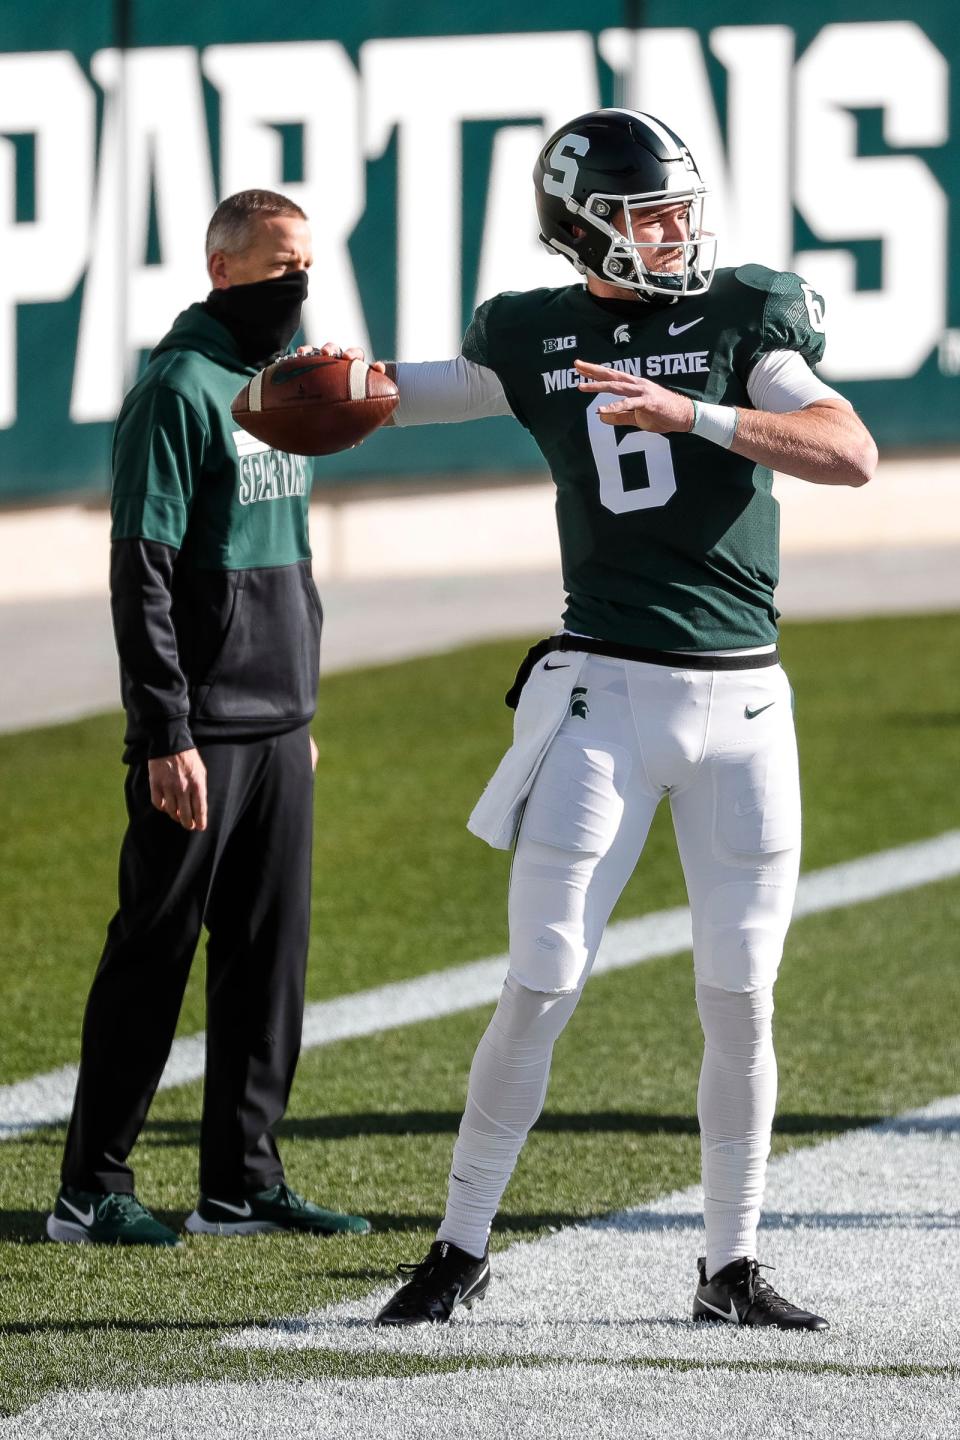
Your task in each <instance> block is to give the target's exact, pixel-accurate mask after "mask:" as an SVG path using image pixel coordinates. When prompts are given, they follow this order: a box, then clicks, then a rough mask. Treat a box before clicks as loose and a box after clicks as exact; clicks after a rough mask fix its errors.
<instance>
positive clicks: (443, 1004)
mask: <svg viewBox="0 0 960 1440" xmlns="http://www.w3.org/2000/svg"><path fill="white" fill-rule="evenodd" d="M958 874H960V830H949V831H947V832H946V834H944V835H939V836H937V837H936V838H935V839H932V840H921V841H918V842H916V843H915V844H912V845H902V846H899V847H898V848H897V849H895V850H881V851H878V852H877V853H876V854H873V855H865V856H864V857H863V858H862V859H860V860H850V861H847V862H846V863H844V864H842V865H831V866H828V867H827V868H826V869H824V870H814V871H812V872H811V873H810V874H808V875H802V876H801V877H800V885H799V888H798V891H797V903H796V906H795V908H794V915H795V916H802V915H816V914H819V913H820V912H821V911H824V910H835V909H839V908H842V907H844V906H847V905H857V904H860V903H862V902H864V901H867V900H877V899H879V898H880V897H882V896H884V895H893V894H896V893H897V892H899V891H903V890H913V889H915V888H916V887H917V886H920V885H928V884H932V883H933V882H934V881H937V880H946V879H949V878H950V877H951V876H954V875H958ZM691 944H692V938H691V929H690V912H689V910H688V909H687V908H686V907H685V906H684V907H680V908H677V909H675V910H658V911H656V912H655V913H653V914H651V915H643V916H641V917H640V918H639V919H636V920H620V921H618V922H617V923H616V924H613V925H610V926H609V927H608V929H607V933H606V935H605V936H604V939H603V944H602V945H601V947H600V953H599V955H598V956H597V960H596V964H595V966H594V973H596V974H602V973H604V972H605V971H611V970H622V969H625V968H627V967H629V966H632V965H641V964H643V963H644V962H645V961H647V960H656V959H659V958H661V957H662V956H665V955H675V954H678V953H679V952H681V951H686V950H689V949H690V948H691ZM508 963H509V957H508V956H507V955H494V956H492V957H491V958H489V959H486V960H475V961H472V962H470V963H468V964H466V965H457V966H454V967H453V968H452V969H449V970H435V971H433V972H432V973H431V974H429V975H420V976H418V977H417V978H415V979H413V980H400V981H397V982H396V983H394V984H392V985H378V986H377V987H376V988H375V989H372V990H361V991H358V992H357V993H356V994H353V995H342V996H340V997H339V998H338V999H336V1000H320V1001H317V1002H316V1003H314V1004H312V1005H308V1006H307V1009H306V1012H305V1014H304V1022H303V1048H304V1049H305V1050H309V1049H314V1048H316V1047H318V1046H321V1045H333V1044H335V1043H336V1042H337V1041H338V1040H351V1039H356V1038H358V1037H360V1036H363V1035H375V1034H378V1033H379V1032H380V1031H383V1030H395V1029H399V1028H400V1027H401V1026H404V1025H416V1024H419V1023H420V1022H421V1021H424V1020H437V1019H439V1018H441V1017H442V1016H444V1015H456V1014H458V1013H460V1012H461V1011H464V1010H473V1009H475V1008H476V1007H477V1006H480V1005H487V1004H490V1003H491V1002H493V1001H495V1000H496V999H497V997H498V996H499V994H500V988H501V986H502V984H503V977H504V975H505V973H506V969H507V965H508ZM205 1045H206V1036H205V1034H204V1032H203V1031H200V1033H199V1034H197V1035H189V1036H185V1037H184V1038H183V1039H180V1040H176V1041H174V1044H173V1049H172V1050H171V1052H170V1059H169V1061H168V1062H167V1067H166V1069H165V1070H164V1072H163V1078H162V1079H161V1081H160V1089H161V1090H169V1089H172V1088H173V1087H174V1086H176V1085H186V1084H189V1083H190V1082H191V1081H194V1080H199V1079H201V1077H202V1076H203V1067H204V1053H205ZM76 1080H77V1067H76V1066H75V1065H63V1066H61V1067H60V1069H58V1070H51V1071H48V1072H47V1073H46V1074H42V1075H34V1076H32V1077H31V1078H30V1079H29V1080H18V1081H16V1082H15V1083H14V1084H11V1085H4V1086H0V1140H11V1139H14V1138H15V1137H16V1136H17V1135H22V1134H24V1133H26V1132H27V1131H29V1130H35V1129H36V1128H37V1127H38V1126H40V1125H54V1124H57V1123H59V1122H61V1121H63V1120H66V1119H68V1118H69V1115H70V1110H71V1108H72V1105H73V1092H74V1087H75V1085H76Z"/></svg>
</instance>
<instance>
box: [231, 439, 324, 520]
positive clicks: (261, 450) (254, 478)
mask: <svg viewBox="0 0 960 1440" xmlns="http://www.w3.org/2000/svg"><path fill="white" fill-rule="evenodd" d="M233 440H234V444H235V445H236V447H237V454H238V456H239V463H238V465H237V469H238V471H239V476H240V483H239V486H238V488H237V499H238V500H239V501H240V504H241V505H256V504H257V503H258V502H259V501H261V500H288V499H290V498H291V497H299V496H303V495H306V493H307V465H308V461H307V460H306V458H305V457H304V456H303V455H288V454H287V453H286V452H285V451H283V450H271V449H270V447H269V445H265V444H264V443H263V441H262V440H256V439H254V437H253V436H252V435H248V434H247V432H246V431H245V430H235V431H234V433H233Z"/></svg>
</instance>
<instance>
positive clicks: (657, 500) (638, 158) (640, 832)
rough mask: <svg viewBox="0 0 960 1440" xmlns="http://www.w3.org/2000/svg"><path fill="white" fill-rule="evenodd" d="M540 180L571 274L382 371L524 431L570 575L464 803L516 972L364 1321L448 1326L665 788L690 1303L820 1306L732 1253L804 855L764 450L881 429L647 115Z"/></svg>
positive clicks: (815, 312) (752, 1188) (771, 462)
mask: <svg viewBox="0 0 960 1440" xmlns="http://www.w3.org/2000/svg"><path fill="white" fill-rule="evenodd" d="M534 183H535V188H536V200H537V209H538V213H539V218H540V229H541V232H542V235H541V238H542V239H543V241H544V242H545V244H546V245H547V246H548V247H549V248H550V249H552V250H553V251H555V252H557V253H559V254H561V255H563V256H565V257H566V258H567V260H569V261H570V262H571V263H572V265H573V266H574V268H575V269H576V271H577V272H578V280H577V282H576V283H574V284H572V285H568V286H564V287H562V288H560V289H556V290H549V289H543V290H533V291H529V292H527V293H523V294H519V293H518V294H512V293H508V294H501V295H497V296H495V297H494V298H493V299H491V300H488V301H486V302H485V303H484V304H482V305H481V306H480V307H479V309H478V310H477V312H476V314H475V316H474V319H473V322H472V324H471V325H470V327H469V329H468V331H467V334H466V337H465V339H464V342H463V346H462V353H461V355H460V356H459V357H457V358H456V359H452V360H448V361H440V362H436V363H427V364H404V363H398V364H396V365H395V366H394V367H392V373H394V374H395V377H396V380H397V383H398V386H399V390H400V405H399V408H398V410H397V412H396V415H395V421H396V423H397V424H401V425H402V424H423V423H428V422H436V421H450V420H466V419H469V418H473V417H475V416H483V415H514V416H515V417H516V418H517V419H518V420H519V421H520V423H521V424H522V425H524V426H526V427H527V429H528V430H530V432H531V434H532V435H533V437H534V439H535V440H536V442H537V444H538V446H539V447H540V450H541V451H542V453H543V455H544V457H545V458H546V460H547V463H548V464H549V466H550V469H551V472H552V474H553V478H554V480H555V482H556V486H557V520H558V525H559V532H560V547H561V553H562V561H563V575H564V584H565V589H566V591H567V597H568V598H567V605H566V610H565V612H564V616H563V630H562V632H561V633H559V634H557V635H554V636H553V637H551V638H550V639H548V640H545V641H543V642H541V643H540V644H538V645H536V646H535V647H534V649H533V650H532V651H531V652H530V654H529V655H528V656H527V658H526V660H525V662H524V664H523V666H522V667H521V670H520V674H519V675H518V677H517V681H516V682H515V685H514V688H513V690H512V691H511V694H510V696H509V697H508V701H509V702H510V703H513V704H515V705H516V706H517V714H516V721H515V730H514V743H513V745H512V747H511V749H510V750H509V751H508V753H507V755H506V756H505V757H504V760H503V761H502V763H501V765H500V767H499V769H498V770H497V772H496V774H495V775H494V777H493V779H492V780H491V781H490V783H489V785H488V786H487V789H486V791H485V792H484V795H483V796H482V797H481V800H480V802H479V803H478V805H477V807H476V809H475V810H474V813H473V815H472V816H471V819H470V828H471V829H472V830H473V831H474V833H476V834H478V835H480V836H481V837H483V838H484V839H486V840H487V841H488V842H489V843H490V844H492V845H494V846H499V847H502V848H510V847H511V846H513V847H514V851H515V853H514V861H513V867H512V872H511V878H510V892H509V923H510V967H509V972H508V974H507V978H506V981H505V984H504V987H503V992H502V995H501V998H500V1001H499V1003H498V1005H497V1008H496V1011H495V1013H494V1015H493V1018H492V1020H491V1022H490V1025H489V1028H488V1029H487V1031H486V1033H485V1035H484V1036H483V1038H482V1039H481V1041H480V1044H479V1046H478V1048H477V1052H476V1055H475V1056H474V1060H473V1066H472V1069H471V1071H470V1082H469V1090H468V1094H467V1101H466V1108H465V1112H464V1116H463V1121H462V1124H461V1127H460V1132H459V1138H458V1139H457V1142H456V1146H455V1148H454V1153H453V1163H452V1167H451V1170H450V1177H449V1188H448V1194H447V1207H446V1213H445V1215H444V1219H443V1223H442V1224H441V1226H440V1229H439V1231H438V1235H437V1240H436V1242H435V1243H434V1244H433V1245H432V1246H431V1248H430V1251H429V1253H428V1254H427V1256H426V1258H425V1259H424V1260H423V1261H422V1262H420V1263H418V1264H416V1265H411V1266H405V1267H403V1269H404V1271H405V1272H406V1274H407V1276H408V1278H407V1280H406V1283H405V1284H404V1285H403V1286H402V1287H401V1288H400V1289H399V1290H398V1291H397V1293H396V1294H395V1295H394V1296H393V1297H392V1299H391V1300H390V1301H389V1302H388V1304H387V1305H386V1306H385V1307H384V1308H383V1309H382V1310H381V1311H380V1313H379V1315H378V1316H377V1317H376V1323H377V1324H379V1325H416V1324H421V1323H424V1322H437V1321H440V1322H445V1321H448V1320H449V1319H450V1317H451V1314H452V1313H453V1311H454V1309H455V1308H456V1307H457V1306H458V1305H464V1306H469V1305H471V1304H472V1303H473V1301H475V1300H477V1299H479V1298H480V1297H481V1296H482V1295H483V1293H484V1292H485V1290H486V1288H487V1285H488V1283H489V1277H490V1267H489V1263H488V1259H487V1243H488V1235H489V1231H490V1226H491V1223H492V1221H493V1219H494V1216H495V1215H496V1212H497V1208H498V1205H499V1202H500V1197H501V1195H502V1193H503V1190H504V1187H505V1186H506V1184H507V1181H508V1180H509V1178H510V1175H511V1173H512V1171H513V1169H514V1166H515V1164H516V1161H517V1157H518V1155H519V1153H520V1150H521V1148H522V1146H523V1144H524V1141H525V1139H526V1137H527V1134H528V1132H529V1130H530V1128H531V1126H532V1125H533V1124H534V1122H535V1121H536V1119H537V1117H538V1116H539V1114H540V1110H541V1107H542V1105H543V1101H544V1097H545V1094H546V1089H547V1080H548V1076H549V1071H550V1059H551V1052H552V1049H553V1044H554V1042H555V1040H556V1039H557V1036H558V1035H559V1034H560V1032H561V1030H562V1029H563V1027H564V1025H565V1024H566V1022H567V1021H568V1020H569V1019H570V1016H571V1015H572V1014H573V1012H574V1010H575V1009H576V1005H577V1001H578V999H579V998H580V995H581V993H582V990H583V987H584V984H585V983H586V980H587V977H588V975H589V974H590V968H591V965H592V964H593V960H594V957H595V955H596V953H597V948H598V946H599V943H600V939H601V936H602V934H603V930H604V926H605V924H606V922H607V919H608V917H609V915H610V912H611V910H612V909H613V906H614V905H615V903H616V901H617V898H618V896H619V895H620V892H621V891H622V889H623V887H624V885H625V883H626V881H627V880H628V878H629V877H630V875H631V873H632V871H633V869H634V867H635V866H636V864H637V861H638V859H639V856H640V853H641V851H642V849H643V846H644V842H645V840H646V836H647V833H648V830H649V828H650V824H651V821H652V819H653V815H654V811H655V810H656V808H657V806H658V804H659V803H660V801H661V800H663V799H666V800H667V801H668V802H669V805H670V808H671V811H672V816H673V823H674V827H675V830H676V835H677V843H678V846H679V851H680V858H681V861H682V864H683V870H684V875H685V879H686V885H687V891H688V895H689V899H690V907H691V912H692V917H693V946H694V971H695V977H696V1000H697V1006H698V1011H699V1015H700V1020H701V1024H702V1028H703V1034H704V1041H705V1046H704V1056H703V1068H702V1071H701V1078H700V1086H699V1093H698V1117H699V1122H700V1131H701V1142H702V1173H703V1187H704V1197H705V1200H704V1203H705V1221H706V1243H705V1247H704V1248H705V1252H706V1253H705V1255H704V1256H703V1257H701V1258H700V1259H699V1260H698V1262H697V1265H698V1275H697V1280H696V1288H695V1298H694V1302H693V1318H694V1319H695V1320H699V1321H713V1322H717V1323H723V1322H727V1323H732V1324H741V1325H773V1326H776V1327H779V1328H781V1329H790V1330H812V1331H818V1330H824V1329H826V1328H827V1321H826V1320H825V1319H823V1318H822V1317H820V1316H818V1315H816V1314H814V1313H812V1312H811V1311H809V1310H806V1309H803V1308H800V1307H799V1306H797V1305H795V1304H792V1303H791V1302H789V1301H787V1300H785V1299H784V1298H783V1297H782V1296H780V1295H779V1294H777V1292H776V1291H775V1290H774V1289H773V1288H772V1286H771V1285H770V1284H769V1282H768V1281H767V1280H766V1279H764V1278H763V1276H762V1275H761V1273H760V1269H759V1267H758V1261H757V1225H758V1221H759V1217H760V1207H761V1202H762V1198H763V1191H764V1179H765V1171H766V1163H767V1155H768V1152H769V1148H770V1134H771V1126H772V1121H773V1115H774V1107H775V1101H776V1089H777V1068H776V1059H775V1056H774V1048H773V1034H772V1024H771V1021H772V1015H773V984H774V980H775V978H776V974H777V968H778V965H779V962H780V957H781V953H782V950H783V943H784V937H785V934H786V930H787V926H788V924H789V920H790V914H791V909H792V906H793V900H794V893H795V888H796V882H797V873H798V865H799V853H800V796H799V786H798V775H797V751H796V741H795V737H794V727H793V716H792V706H791V699H792V696H791V690H790V686H789V684H788V681H787V677H786V675H785V674H784V671H783V669H782V668H781V665H780V662H779V656H778V652H777V623H776V622H777V614H778V612H777V610H776V607H775V605H774V587H775V585H776V581H777V569H778V524H777V511H778V507H777V502H776V501H775V500H774V498H773V495H772V493H771V484H772V474H771V472H772V470H774V469H777V470H782V471H785V472H786V473H788V474H790V475H795V476H799V477H800V478H801V479H804V480H809V481H812V482H814V483H819V484H828V485H862V484H863V483H864V482H865V481H867V480H869V479H870V477H871V475H872V473H873V470H874V467H875V464H876V458H877V454H876V447H875V445H874V443H873V441H872V439H871V437H870V435H869V434H868V433H867V431H866V430H865V428H864V427H863V425H862V424H861V423H860V421H859V420H858V418H857V416H856V415H855V414H854V412H853V410H852V408H851V406H850V405H849V404H848V403H847V401H846V400H844V399H843V398H842V397H841V396H840V395H838V394H837V393H836V392H835V391H834V390H832V389H830V388H829V387H828V386H827V385H825V384H824V383H823V381H822V380H820V379H819V378H818V377H817V375H816V373H815V371H814V368H813V367H815V365H816V364H817V362H818V361H819V360H820V358H821V356H822V354H823V349H824V318H823V317H824V308H823V301H822V299H821V297H820V296H819V295H818V294H817V293H816V291H815V290H813V289H812V287H811V286H810V285H808V284H806V283H805V282H804V281H803V280H802V279H801V278H800V277H799V276H797V275H794V274H788V273H780V272H776V271H773V270H768V269H766V268H765V267H763V266H761V265H741V266H739V267H737V268H736V269H717V268H716V267H715V248H716V241H715V239H714V237H713V235H711V234H710V233H709V231H708V230H707V229H705V227H704V203H705V199H706V195H707V190H706V187H705V185H704V182H703V180H702V179H701V176H700V173H699V171H698V169H697V166H696V164H695V163H694V160H693V157H692V156H691V154H690V151H689V150H688V148H687V147H686V145H684V143H683V142H682V140H681V139H680V138H679V137H678V136H677V135H676V134H675V133H674V132H673V131H672V130H671V129H669V128H668V127H667V126H666V125H664V124H662V123H661V122H660V121H659V120H656V119H655V118H654V117H653V116H651V115H645V114H640V113H637V112H634V111H631V110H621V109H607V110H599V111H596V112H594V113H592V114H588V115H581V116H579V117H578V118H577V119H575V120H572V121H571V122H570V123H569V124H568V125H565V126H564V127H563V128H562V129H561V130H559V131H557V133H556V134H554V135H553V136H551V138H550V139H549V140H548V141H547V144H546V145H545V147H544V149H543V151H542V152H541V154H540V156H539V159H538V161H537V164H536V168H535V171H534ZM579 277H583V278H584V279H585V283H582V280H581V279H580V278H579ZM388 369H390V367H388Z"/></svg>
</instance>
